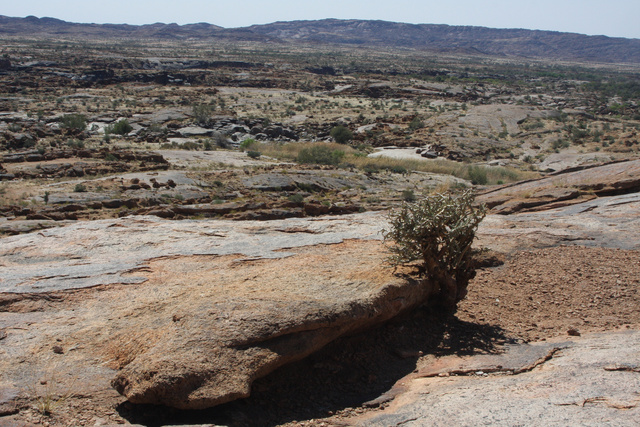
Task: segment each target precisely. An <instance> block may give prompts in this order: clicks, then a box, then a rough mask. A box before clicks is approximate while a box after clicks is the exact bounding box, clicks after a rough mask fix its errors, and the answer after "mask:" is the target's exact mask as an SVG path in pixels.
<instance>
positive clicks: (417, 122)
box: [409, 116, 424, 130]
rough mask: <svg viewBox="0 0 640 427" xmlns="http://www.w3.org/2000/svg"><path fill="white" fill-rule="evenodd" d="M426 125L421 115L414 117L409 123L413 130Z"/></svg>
mask: <svg viewBox="0 0 640 427" xmlns="http://www.w3.org/2000/svg"><path fill="white" fill-rule="evenodd" d="M423 127H424V122H423V121H422V120H420V117H418V116H416V117H414V118H413V120H411V122H410V123H409V129H411V130H418V129H421V128H423Z"/></svg>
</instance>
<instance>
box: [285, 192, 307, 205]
mask: <svg viewBox="0 0 640 427" xmlns="http://www.w3.org/2000/svg"><path fill="white" fill-rule="evenodd" d="M287 200H289V201H290V202H293V203H302V202H304V196H303V195H302V194H298V193H296V194H292V195H290V196H289V197H287Z"/></svg>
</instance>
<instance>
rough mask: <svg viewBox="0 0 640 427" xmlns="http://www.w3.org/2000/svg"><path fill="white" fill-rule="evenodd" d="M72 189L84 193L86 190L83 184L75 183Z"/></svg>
mask: <svg viewBox="0 0 640 427" xmlns="http://www.w3.org/2000/svg"><path fill="white" fill-rule="evenodd" d="M73 191H74V192H76V193H84V192H86V191H87V187H86V186H85V185H84V184H76V186H75V187H74V188H73Z"/></svg>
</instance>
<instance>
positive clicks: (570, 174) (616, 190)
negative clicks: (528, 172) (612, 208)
mask: <svg viewBox="0 0 640 427" xmlns="http://www.w3.org/2000/svg"><path fill="white" fill-rule="evenodd" d="M638 191H640V160H632V161H625V162H617V163H610V164H607V165H601V166H595V167H588V168H579V169H578V170H568V171H565V172H561V173H557V174H554V175H550V176H547V177H545V178H541V179H538V180H532V181H527V182H523V183H516V184H512V185H507V186H504V187H501V188H498V189H495V190H488V191H486V192H484V193H481V194H480V195H479V196H478V201H480V202H482V203H486V204H487V206H489V207H490V208H491V209H492V211H493V212H496V213H502V214H509V213H513V212H521V211H532V210H541V209H548V208H554V207H558V206H562V205H568V204H575V203H582V202H584V201H586V200H588V199H592V198H594V197H595V196H606V195H612V194H623V193H633V192H638Z"/></svg>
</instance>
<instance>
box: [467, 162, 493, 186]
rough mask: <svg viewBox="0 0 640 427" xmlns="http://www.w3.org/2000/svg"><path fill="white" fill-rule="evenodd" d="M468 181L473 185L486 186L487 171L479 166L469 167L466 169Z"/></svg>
mask: <svg viewBox="0 0 640 427" xmlns="http://www.w3.org/2000/svg"><path fill="white" fill-rule="evenodd" d="M467 173H468V174H469V179H470V180H471V183H472V184H474V185H486V184H487V182H489V180H488V179H487V170H486V169H485V168H483V167H480V166H469V168H468V169H467Z"/></svg>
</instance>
